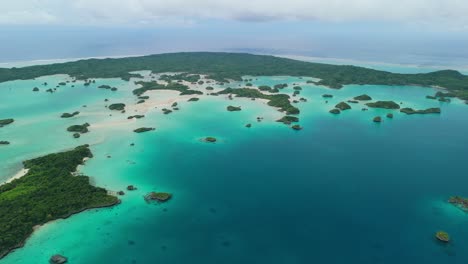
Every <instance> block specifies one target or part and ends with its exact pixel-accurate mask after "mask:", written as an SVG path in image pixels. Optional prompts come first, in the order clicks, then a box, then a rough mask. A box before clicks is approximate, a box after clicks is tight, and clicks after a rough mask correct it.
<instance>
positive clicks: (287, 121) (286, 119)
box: [276, 116, 299, 125]
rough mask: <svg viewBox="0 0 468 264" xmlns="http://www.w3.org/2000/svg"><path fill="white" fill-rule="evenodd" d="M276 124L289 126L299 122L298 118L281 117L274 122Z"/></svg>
mask: <svg viewBox="0 0 468 264" xmlns="http://www.w3.org/2000/svg"><path fill="white" fill-rule="evenodd" d="M276 122H281V123H283V124H286V125H289V124H291V123H295V122H299V118H298V117H295V116H283V117H282V118H280V119H278V120H276Z"/></svg>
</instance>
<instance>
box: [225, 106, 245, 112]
mask: <svg viewBox="0 0 468 264" xmlns="http://www.w3.org/2000/svg"><path fill="white" fill-rule="evenodd" d="M226 109H227V110H228V111H229V112H233V111H240V110H242V108H241V107H240V106H232V105H230V106H228V107H226Z"/></svg>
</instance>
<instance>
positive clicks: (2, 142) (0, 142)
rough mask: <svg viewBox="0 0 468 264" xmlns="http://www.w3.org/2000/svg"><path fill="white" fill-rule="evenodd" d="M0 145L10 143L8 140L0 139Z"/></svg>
mask: <svg viewBox="0 0 468 264" xmlns="http://www.w3.org/2000/svg"><path fill="white" fill-rule="evenodd" d="M0 145H10V141H6V140H2V141H0Z"/></svg>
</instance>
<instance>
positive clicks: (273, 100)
mask: <svg viewBox="0 0 468 264" xmlns="http://www.w3.org/2000/svg"><path fill="white" fill-rule="evenodd" d="M216 94H235V95H236V96H238V97H247V98H261V99H266V100H269V101H268V105H269V106H273V107H278V108H280V109H281V111H283V112H286V114H288V115H295V114H299V112H300V111H299V109H298V108H297V107H295V106H293V105H291V102H289V95H287V94H271V95H269V94H264V93H262V92H260V91H259V90H257V89H251V88H236V89H233V88H226V89H225V90H223V91H220V92H218V93H216Z"/></svg>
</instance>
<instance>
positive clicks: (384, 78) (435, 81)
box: [0, 52, 468, 100]
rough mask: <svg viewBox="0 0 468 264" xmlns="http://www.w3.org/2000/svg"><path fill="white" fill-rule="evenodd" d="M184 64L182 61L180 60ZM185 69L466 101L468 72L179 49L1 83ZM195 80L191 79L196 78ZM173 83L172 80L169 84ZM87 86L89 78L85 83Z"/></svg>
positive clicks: (31, 69)
mask: <svg viewBox="0 0 468 264" xmlns="http://www.w3.org/2000/svg"><path fill="white" fill-rule="evenodd" d="M181 62H183V63H181ZM141 70H150V71H151V72H152V73H164V72H184V74H186V75H187V76H190V75H194V74H203V75H206V76H207V78H209V79H213V80H215V81H217V82H218V83H225V82H227V81H228V80H234V81H241V80H242V76H245V75H251V76H296V77H307V78H318V79H320V80H319V81H317V82H315V84H316V85H323V86H327V87H330V88H337V89H338V88H342V87H343V86H344V85H348V84H359V85H365V84H368V85H400V86H401V85H408V86H409V85H419V86H425V87H442V88H445V89H447V90H448V92H450V93H451V94H453V95H455V96H456V97H458V98H460V99H462V100H468V76H466V75H463V74H462V73H460V72H458V71H455V70H440V71H435V72H429V73H417V74H401V73H391V72H387V71H381V70H373V69H368V68H364V67H358V66H350V65H331V64H323V63H312V62H304V61H298V60H293V59H288V58H280V57H275V56H269V55H252V54H246V53H224V52H181V53H168V54H157V55H149V56H141V57H128V58H116V59H87V60H79V61H73V62H64V63H55V64H50V65H36V66H28V67H19V68H8V69H7V68H4V69H0V82H6V81H12V80H19V79H34V78H36V77H40V76H47V75H54V74H68V75H70V76H71V77H73V78H76V79H78V80H89V79H91V78H121V79H123V80H127V81H128V80H129V79H130V78H141V77H142V76H141V75H140V74H137V73H131V72H135V71H141ZM194 79H195V78H194ZM171 83H174V82H171ZM86 84H88V85H89V82H86Z"/></svg>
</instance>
